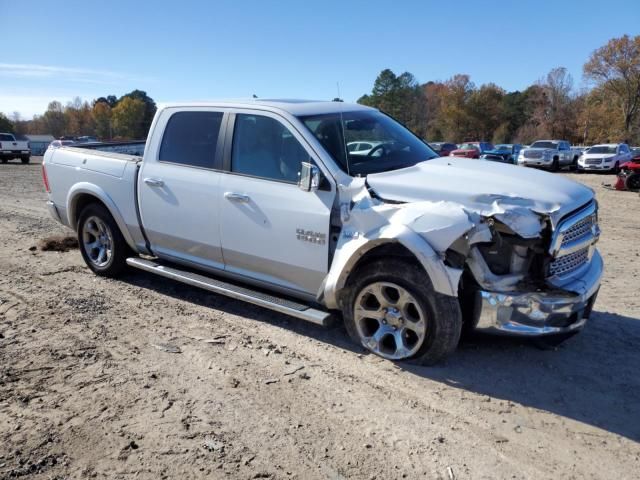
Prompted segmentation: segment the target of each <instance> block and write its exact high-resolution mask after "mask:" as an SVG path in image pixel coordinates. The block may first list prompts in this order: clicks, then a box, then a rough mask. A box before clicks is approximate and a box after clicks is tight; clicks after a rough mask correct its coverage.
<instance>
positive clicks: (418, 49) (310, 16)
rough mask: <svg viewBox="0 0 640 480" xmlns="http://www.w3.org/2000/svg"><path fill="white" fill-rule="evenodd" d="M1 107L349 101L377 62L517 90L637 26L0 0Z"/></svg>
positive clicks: (232, 5)
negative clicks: (255, 99) (135, 100)
mask: <svg viewBox="0 0 640 480" xmlns="http://www.w3.org/2000/svg"><path fill="white" fill-rule="evenodd" d="M0 20H1V25H2V38H3V45H4V48H3V49H2V55H1V56H0V111H2V112H5V113H7V114H9V113H11V112H13V111H16V110H17V111H19V112H20V113H21V114H22V116H23V117H26V118H30V117H31V116H32V115H33V114H35V113H42V111H43V110H44V109H45V108H46V105H47V103H48V102H49V101H51V100H54V99H57V100H60V101H62V102H63V103H66V102H67V101H69V100H70V99H71V98H72V97H74V96H76V95H77V96H80V97H82V98H83V99H87V100H91V99H93V98H95V97H98V96H101V95H108V94H115V95H118V96H119V95H122V94H123V93H126V92H128V91H131V90H133V89H135V88H139V89H141V90H146V91H147V93H148V94H149V95H150V96H151V97H152V98H154V99H155V100H156V101H158V102H163V101H164V102H167V101H183V100H206V99H215V98H225V97H232V98H240V97H250V96H251V95H252V94H254V93H255V94H257V95H258V96H259V97H263V98H266V97H271V98H274V97H288V98H316V99H331V98H333V97H335V96H336V94H337V93H336V83H337V82H339V83H340V89H341V95H342V97H343V98H345V99H346V100H347V101H355V100H356V99H357V98H358V97H360V96H361V95H362V94H364V93H368V92H369V91H370V90H371V87H372V84H373V81H374V79H375V77H376V75H377V74H378V73H379V72H380V70H382V69H384V68H391V69H392V70H394V71H395V72H396V73H401V72H403V71H409V72H411V73H413V74H414V75H415V76H416V77H417V79H418V80H419V81H421V82H426V81H428V80H446V79H447V78H449V77H451V76H452V75H454V74H456V73H467V74H469V75H471V78H472V80H473V81H474V82H475V83H476V84H482V83H486V82H494V83H497V84H498V85H500V86H502V87H503V88H505V89H507V90H515V89H523V88H526V87H527V86H528V85H530V84H531V83H533V82H535V81H536V80H538V79H539V78H541V77H542V76H543V75H544V74H546V73H547V72H548V71H549V70H550V69H552V68H554V67H557V66H564V67H566V68H568V69H569V71H570V72H571V74H572V75H573V76H574V80H575V84H576V87H578V88H579V87H581V86H582V85H583V82H582V65H583V64H584V62H585V61H586V60H587V58H588V56H589V54H590V53H591V52H592V51H593V50H594V49H596V48H598V47H600V46H601V45H603V44H604V43H606V41H607V40H609V39H610V38H612V37H617V36H621V35H623V34H625V33H626V34H629V35H638V34H640V4H639V3H638V0H635V1H633V0H620V1H618V0H607V1H606V2H605V1H597V2H596V1H591V0H586V1H560V0H557V1H555V2H554V1H544V0H541V1H535V2H533V1H532V2H527V1H518V0H512V1H484V2H480V1H466V0H457V1H442V0H440V1H437V2H436V1H402V0H395V1H389V0H387V1H377V0H371V1H359V0H354V1H348V0H342V1H333V0H324V1H322V2H311V1H303V0H299V1H289V0H282V1H275V0H273V1H266V0H265V1H249V0H219V1H214V0H211V1H204V0H193V1H189V0H182V1H161V0H156V1H121V0H109V1H108V2H97V1H88V0H84V1H70V0H67V1H65V0H57V1H44V0H43V1H35V0H20V2H16V1H15V0H0Z"/></svg>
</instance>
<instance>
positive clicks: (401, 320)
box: [343, 260, 462, 365]
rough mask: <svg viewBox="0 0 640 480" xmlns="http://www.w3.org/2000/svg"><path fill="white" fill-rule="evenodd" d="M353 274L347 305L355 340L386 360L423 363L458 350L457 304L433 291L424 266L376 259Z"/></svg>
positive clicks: (459, 323)
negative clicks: (413, 360)
mask: <svg viewBox="0 0 640 480" xmlns="http://www.w3.org/2000/svg"><path fill="white" fill-rule="evenodd" d="M355 276H356V278H355V280H354V281H353V282H350V284H349V285H348V286H347V287H346V297H345V302H344V306H343V316H344V321H345V326H346V328H347V332H348V333H349V336H350V337H351V338H352V339H353V341H354V342H356V343H358V344H359V345H362V346H363V347H364V348H366V349H367V350H369V351H371V352H373V353H375V354H376V355H379V356H381V357H383V358H387V359H389V360H408V359H415V360H417V361H418V362H419V363H421V364H423V365H432V364H434V363H437V362H439V361H441V360H442V359H444V358H445V357H446V356H447V355H449V354H451V353H452V352H453V351H454V350H455V348H456V346H457V345H458V341H459V340H460V331H461V328H462V315H461V313H460V307H459V305H458V302H457V301H456V299H455V298H454V297H448V296H446V295H442V294H439V293H437V292H435V291H434V290H433V287H432V286H431V282H430V281H429V277H428V276H427V275H426V273H425V272H424V271H423V270H422V269H421V268H418V267H417V266H415V265H412V264H411V263H409V262H406V261H403V260H376V261H374V262H372V263H370V264H368V265H365V266H364V267H362V268H361V269H359V270H358V271H357V272H355Z"/></svg>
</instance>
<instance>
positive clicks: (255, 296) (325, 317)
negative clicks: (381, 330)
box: [127, 257, 331, 327]
mask: <svg viewBox="0 0 640 480" xmlns="http://www.w3.org/2000/svg"><path fill="white" fill-rule="evenodd" d="M127 264H128V265H130V266H132V267H135V268H139V269H140V270H144V271H145V272H151V273H155V274H156V275H160V276H162V277H166V278H170V279H172V280H177V281H178V282H182V283H186V284H187V285H191V286H193V287H199V288H203V289H205V290H209V291H210V292H214V293H219V294H220V295H226V296H227V297H231V298H235V299H237V300H242V301H244V302H248V303H252V304H254V305H258V306H260V307H264V308H268V309H270V310H275V311H276V312H280V313H284V314H286V315H291V316H292V317H296V318H300V319H302V320H306V321H307V322H311V323H315V324H316V325H322V326H323V327H326V326H327V325H328V324H329V316H330V315H331V314H330V313H329V312H325V311H323V310H316V309H315V308H311V307H309V306H308V305H304V304H301V303H297V302H295V301H292V300H287V299H285V298H280V297H275V296H273V295H269V294H267V293H262V292H258V291H255V290H251V289H250V288H247V287H241V286H239V285H234V284H232V283H228V282H223V281H222V280H217V279H215V278H211V277H206V276H204V275H200V274H198V273H193V272H189V271H186V270H179V269H178V268H175V267H173V266H171V267H169V266H166V265H162V264H161V263H158V262H155V261H153V260H145V259H144V258H138V257H130V258H127Z"/></svg>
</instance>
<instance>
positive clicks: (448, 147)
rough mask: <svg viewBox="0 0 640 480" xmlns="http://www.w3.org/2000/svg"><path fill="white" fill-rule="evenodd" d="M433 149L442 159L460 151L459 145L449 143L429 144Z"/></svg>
mask: <svg viewBox="0 0 640 480" xmlns="http://www.w3.org/2000/svg"><path fill="white" fill-rule="evenodd" d="M427 144H428V145H429V146H430V147H431V149H432V150H433V151H434V152H436V153H437V154H438V155H440V156H441V157H447V156H449V155H450V154H451V152H453V151H454V150H457V149H458V145H456V144H455V143H448V142H427Z"/></svg>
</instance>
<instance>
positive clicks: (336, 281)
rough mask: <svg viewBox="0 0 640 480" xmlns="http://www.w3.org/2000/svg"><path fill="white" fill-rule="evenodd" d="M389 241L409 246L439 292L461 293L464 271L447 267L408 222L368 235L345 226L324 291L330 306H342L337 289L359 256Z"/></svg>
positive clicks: (451, 294)
mask: <svg viewBox="0 0 640 480" xmlns="http://www.w3.org/2000/svg"><path fill="white" fill-rule="evenodd" d="M388 243H399V244H400V245H402V246H403V247H405V248H406V249H407V250H409V251H410V252H411V253H412V254H413V255H414V256H415V257H416V258H417V260H418V261H419V262H420V264H421V265H422V267H423V268H424V269H425V271H426V272H427V275H429V278H430V279H431V283H432V284H433V288H434V289H435V290H436V291H437V292H439V293H443V294H445V295H449V296H453V297H457V296H458V282H459V280H460V275H461V274H462V271H461V270H457V269H454V268H450V267H447V266H446V265H445V264H444V262H443V260H442V258H441V257H440V256H439V255H438V254H437V253H436V251H435V250H434V249H433V248H432V247H431V245H430V244H429V243H428V242H427V241H426V240H425V239H424V238H423V237H422V236H420V235H419V234H418V233H416V232H414V231H413V230H411V229H410V228H408V227H407V226H405V225H402V224H387V225H385V226H383V227H381V228H379V229H377V230H374V231H372V232H367V234H365V235H363V234H360V233H359V232H354V231H351V230H349V229H345V230H343V232H342V234H341V236H340V239H339V241H338V246H337V248H336V252H335V255H334V258H333V262H332V264H331V268H330V270H329V273H328V274H327V277H326V278H325V281H324V284H323V290H322V291H321V294H322V296H323V301H324V304H325V305H326V307H327V308H330V309H338V308H340V305H339V299H338V293H339V292H340V290H341V289H342V288H343V287H344V286H345V284H346V282H347V278H348V277H349V274H350V273H351V272H352V271H353V268H354V267H355V266H356V264H357V262H358V260H360V259H361V258H362V257H363V256H364V255H365V254H366V253H367V252H368V251H370V250H371V249H373V248H375V247H379V246H381V245H384V244H388Z"/></svg>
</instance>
